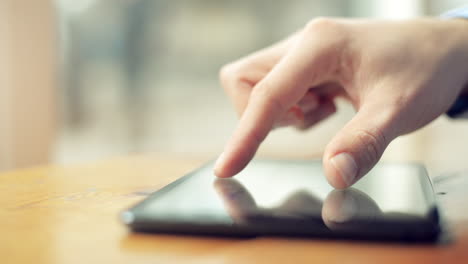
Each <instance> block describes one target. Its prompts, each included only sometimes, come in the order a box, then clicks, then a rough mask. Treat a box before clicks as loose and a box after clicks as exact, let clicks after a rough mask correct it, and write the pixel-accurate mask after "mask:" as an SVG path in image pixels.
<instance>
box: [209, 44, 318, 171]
mask: <svg viewBox="0 0 468 264" xmlns="http://www.w3.org/2000/svg"><path fill="white" fill-rule="evenodd" d="M305 44H307V42H305V41H303V40H299V41H298V42H297V43H296V45H294V46H293V47H292V49H291V51H290V52H289V53H288V54H286V56H285V57H283V58H282V59H281V60H280V61H279V63H278V64H277V65H276V66H275V67H274V68H273V69H272V71H271V72H270V73H269V74H268V75H267V76H265V78H264V79H263V80H261V81H260V82H259V83H258V84H257V86H255V87H254V89H253V90H252V93H251V95H250V98H249V101H248V104H247V107H246V109H245V111H244V113H243V114H242V117H241V119H240V121H239V124H238V126H237V128H236V130H235V131H234V134H233V136H232V137H231V139H230V140H229V141H228V143H227V144H226V147H225V149H224V152H223V153H222V154H221V156H220V157H219V158H218V161H217V162H216V165H215V174H216V175H217V176H218V177H231V176H233V175H235V174H237V173H238V172H240V171H241V170H242V169H243V168H244V167H245V166H246V165H247V164H248V162H249V161H250V160H251V159H252V158H253V156H254V155H255V153H256V151H257V149H258V147H259V146H260V144H261V143H262V141H263V140H264V139H265V138H266V136H267V135H268V133H269V132H270V130H271V129H272V128H273V125H274V123H275V121H276V120H277V119H278V118H279V117H281V116H282V115H283V114H284V113H285V112H286V111H287V110H288V109H289V108H290V107H291V106H293V105H294V104H296V103H297V102H298V101H299V100H300V99H301V98H302V97H303V96H304V94H305V93H306V92H307V90H308V89H309V87H311V86H313V85H314V84H315V83H318V82H320V81H321V80H323V79H324V78H325V77H326V74H325V73H326V71H324V70H326V68H327V67H320V66H321V65H320V64H322V63H321V62H322V61H323V58H321V57H323V55H324V54H322V53H321V52H320V49H315V50H314V47H313V45H312V47H311V45H305ZM309 44H311V43H309Z"/></svg>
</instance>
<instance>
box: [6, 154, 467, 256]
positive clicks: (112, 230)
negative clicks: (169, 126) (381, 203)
mask: <svg viewBox="0 0 468 264" xmlns="http://www.w3.org/2000/svg"><path fill="white" fill-rule="evenodd" d="M203 162H204V160H196V159H183V158H170V157H161V156H136V157H125V158H116V159H113V160H111V161H106V162H101V163H97V164H90V165H82V166H77V167H68V168H64V167H53V166H51V167H44V168H35V169H27V170H18V171H13V172H9V173H4V174H0V208H1V209H0V259H1V260H0V263H236V264H237V263H302V262H307V263H313V262H316V261H322V262H327V263H340V264H341V263H376V262H377V261H379V263H468V252H467V249H468V228H466V226H467V225H468V221H466V219H468V218H467V217H460V216H458V217H457V218H456V221H453V222H452V228H453V230H454V232H455V235H456V239H455V240H454V242H452V243H449V244H447V245H401V244H386V243H370V242H349V241H348V242H347V241H331V240H312V239H311V240H305V239H293V240H291V239H284V238H257V239H222V238H212V237H187V236H170V235H143V234H132V233H130V232H128V231H127V229H126V228H125V226H123V225H122V224H121V223H120V222H119V221H118V219H117V215H118V212H120V211H121V210H123V209H124V208H126V207H128V206H130V205H131V204H134V203H136V202H138V201H139V200H141V199H143V198H144V197H145V196H146V195H147V193H149V192H151V191H154V190H156V189H158V188H160V187H162V186H164V185H165V184H167V183H169V182H171V181H173V180H174V179H176V178H178V177H180V176H182V175H183V174H185V173H187V172H189V171H190V170H192V169H194V168H196V167H198V166H199V165H201V164H202V163H203ZM465 189H466V188H465ZM447 199H448V198H447ZM466 204H468V203H466ZM465 208H466V207H465ZM461 209H463V208H461ZM461 209H460V210H461ZM465 216H467V214H466V213H465Z"/></svg>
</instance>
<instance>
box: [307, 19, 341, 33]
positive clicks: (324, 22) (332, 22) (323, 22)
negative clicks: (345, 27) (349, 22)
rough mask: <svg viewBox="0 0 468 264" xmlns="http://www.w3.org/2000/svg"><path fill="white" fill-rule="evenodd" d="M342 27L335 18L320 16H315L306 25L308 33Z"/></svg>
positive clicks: (334, 29) (329, 30)
mask: <svg viewBox="0 0 468 264" xmlns="http://www.w3.org/2000/svg"><path fill="white" fill-rule="evenodd" d="M340 27H341V24H340V23H339V22H338V21H337V20H336V19H333V18H328V17H318V18H314V19H312V20H311V21H309V22H308V23H307V25H306V26H305V32H306V34H308V33H311V34H317V33H318V32H331V31H336V30H337V29H339V28H340Z"/></svg>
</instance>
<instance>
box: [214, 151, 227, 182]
mask: <svg viewBox="0 0 468 264" xmlns="http://www.w3.org/2000/svg"><path fill="white" fill-rule="evenodd" d="M225 156H226V155H225V154H224V152H223V153H221V155H219V157H218V159H217V160H216V162H215V165H214V171H215V174H216V176H218V177H222V175H221V173H220V170H221V167H222V166H223V164H224V160H225V159H226V157H225Z"/></svg>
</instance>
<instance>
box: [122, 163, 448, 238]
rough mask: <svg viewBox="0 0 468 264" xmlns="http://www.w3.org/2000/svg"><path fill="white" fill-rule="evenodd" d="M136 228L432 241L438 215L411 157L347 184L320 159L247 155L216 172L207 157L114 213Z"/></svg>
mask: <svg viewBox="0 0 468 264" xmlns="http://www.w3.org/2000/svg"><path fill="white" fill-rule="evenodd" d="M121 219H122V221H123V222H124V223H125V224H127V225H128V226H129V227H130V228H131V229H132V230H134V231H140V232H157V233H174V234H191V235H193V234H196V235H216V236H299V237H321V238H347V239H376V240H398V241H435V240H436V239H437V237H438V234H439V232H440V226H439V214H438V210H437V206H436V202H435V195H434V191H433V188H432V184H431V181H430V179H429V177H428V175H427V172H426V170H425V169H424V167H423V166H421V165H418V164H406V163H405V164H399V163H387V164H385V163H381V164H379V165H377V166H376V167H375V168H374V169H373V170H372V171H370V172H369V173H368V175H366V176H365V177H364V178H363V179H361V180H360V181H359V182H358V183H356V184H355V185H354V186H353V187H352V188H349V189H345V190H336V189H333V188H332V187H331V186H330V185H329V184H328V183H327V181H326V179H325V176H324V174H323V170H322V166H321V162H320V161H278V160H255V161H252V162H251V163H250V164H249V165H248V167H247V168H246V169H245V170H243V171H242V172H241V173H240V174H238V175H237V176H235V177H234V178H230V179H219V178H216V177H215V176H214V174H213V163H212V162H211V163H209V164H206V165H205V166H203V167H201V168H199V169H197V170H195V171H193V172H191V173H189V174H188V175H186V176H184V177H182V178H180V179H179V180H177V181H175V182H173V183H171V184H169V185H167V186H165V187H164V188H162V189H160V190H159V191H156V192H155V193H153V194H151V195H150V196H149V197H148V198H147V199H145V200H144V201H143V202H141V203H139V204H137V205H135V206H134V207H132V208H130V209H128V210H126V211H124V212H122V214H121Z"/></svg>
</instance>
